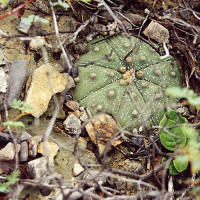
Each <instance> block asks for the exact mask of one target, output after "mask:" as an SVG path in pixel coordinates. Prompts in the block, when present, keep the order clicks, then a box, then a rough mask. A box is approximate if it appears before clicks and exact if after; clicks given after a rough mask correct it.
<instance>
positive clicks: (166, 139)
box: [160, 110, 187, 151]
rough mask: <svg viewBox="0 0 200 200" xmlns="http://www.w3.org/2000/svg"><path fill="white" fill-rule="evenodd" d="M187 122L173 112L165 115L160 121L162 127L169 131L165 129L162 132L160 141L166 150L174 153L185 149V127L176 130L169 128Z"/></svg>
mask: <svg viewBox="0 0 200 200" xmlns="http://www.w3.org/2000/svg"><path fill="white" fill-rule="evenodd" d="M185 122H186V119H185V118H183V117H182V116H179V115H178V113H176V111H173V110H171V111H169V112H167V113H166V114H165V115H164V117H163V119H162V120H161V121H160V126H161V127H165V128H166V129H167V131H165V130H164V129H161V130H160V141H161V144H162V145H163V146H164V147H165V148H166V149H168V150H170V151H174V150H175V149H176V148H178V147H179V148H183V147H184V146H185V144H186V141H187V137H186V132H185V129H184V127H185V126H182V125H180V126H177V127H174V128H167V127H171V126H173V125H175V124H177V123H178V124H181V123H185Z"/></svg>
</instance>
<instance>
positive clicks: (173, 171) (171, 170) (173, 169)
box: [169, 162, 179, 176]
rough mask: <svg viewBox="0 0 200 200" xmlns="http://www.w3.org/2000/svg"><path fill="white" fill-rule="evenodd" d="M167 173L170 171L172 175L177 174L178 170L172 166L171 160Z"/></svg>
mask: <svg viewBox="0 0 200 200" xmlns="http://www.w3.org/2000/svg"><path fill="white" fill-rule="evenodd" d="M169 173H170V174H171V175H173V176H175V175H178V174H179V172H178V171H177V170H176V168H175V167H174V164H173V162H171V163H170V164H169Z"/></svg>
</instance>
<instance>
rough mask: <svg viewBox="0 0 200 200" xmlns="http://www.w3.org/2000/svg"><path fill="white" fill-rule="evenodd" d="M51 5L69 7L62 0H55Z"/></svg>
mask: <svg viewBox="0 0 200 200" xmlns="http://www.w3.org/2000/svg"><path fill="white" fill-rule="evenodd" d="M53 6H61V7H62V8H64V9H67V8H69V7H70V6H69V5H68V4H67V3H66V2H64V1H62V0H57V2H54V3H53Z"/></svg>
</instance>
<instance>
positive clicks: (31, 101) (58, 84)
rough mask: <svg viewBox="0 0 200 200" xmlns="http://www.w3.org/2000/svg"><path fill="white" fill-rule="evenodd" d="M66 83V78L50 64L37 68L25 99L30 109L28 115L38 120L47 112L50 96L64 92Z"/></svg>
mask: <svg viewBox="0 0 200 200" xmlns="http://www.w3.org/2000/svg"><path fill="white" fill-rule="evenodd" d="M47 72H48V76H47ZM67 82H68V79H67V76H65V75H64V74H61V73H60V72H58V71H57V70H56V69H55V68H54V67H53V66H51V65H50V64H44V65H42V66H41V67H39V68H37V69H36V70H35V71H34V72H33V75H32V80H31V84H30V87H29V89H28V91H27V95H26V98H25V102H26V103H27V104H28V105H30V106H31V108H32V109H31V110H30V111H29V112H28V113H29V114H31V115H33V116H34V117H37V118H39V117H40V116H41V115H42V114H43V113H44V112H45V111H46V110H47V107H48V104H49V101H50V99H51V97H52V95H54V94H56V93H58V92H62V91H63V90H65V88H66V86H67ZM49 83H50V84H51V85H50V84H49Z"/></svg>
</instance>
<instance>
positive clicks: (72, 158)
mask: <svg viewBox="0 0 200 200" xmlns="http://www.w3.org/2000/svg"><path fill="white" fill-rule="evenodd" d="M117 3H118V4H119V5H123V6H122V7H123V13H130V12H134V13H135V14H139V15H141V16H143V17H144V16H146V14H145V13H144V9H145V8H148V9H149V10H151V9H152V8H153V9H154V10H155V12H154V10H152V19H154V20H155V19H157V20H158V21H159V22H160V23H161V24H162V25H166V28H168V30H169V31H170V45H171V50H170V52H171V53H172V54H173V55H176V57H179V58H180V59H179V63H180V65H181V71H182V75H183V85H185V86H188V87H189V88H193V89H194V90H195V92H197V93H198V94H200V90H199V77H200V76H199V75H200V72H199V69H198V67H197V66H198V65H199V64H200V60H199V59H198V57H199V56H200V55H199V54H200V53H199V52H200V51H199V48H200V38H199V36H198V37H197V42H196V44H194V46H195V48H194V47H191V46H189V45H186V46H187V48H186V46H185V43H186V44H188V43H192V42H191V41H193V39H194V38H193V37H192V36H191V35H190V34H193V32H192V31H191V29H192V28H193V26H198V25H199V24H200V23H199V22H196V21H198V20H196V19H194V17H192V18H189V19H192V21H191V24H192V25H191V27H189V28H188V29H189V30H184V31H185V32H186V33H185V32H184V31H180V30H178V29H176V30H175V27H174V24H173V23H174V22H171V21H170V20H167V19H163V20H160V19H159V18H158V16H159V15H162V14H163V12H170V9H172V8H173V9H176V8H177V7H178V6H180V7H181V6H182V7H184V6H185V4H184V3H183V2H182V1H159V0H158V1H155V0H153V1H148V0H147V1H146V0H137V1H134V3H135V4H133V3H131V2H130V0H125V1H116V4H117ZM72 4H73V9H74V10H70V11H69V12H66V11H63V10H62V9H57V10H56V11H57V12H58V13H60V14H58V15H57V21H58V29H59V31H60V38H61V41H62V42H63V44H64V46H66V47H67V48H68V50H69V52H70V54H71V55H73V56H74V57H75V58H78V57H79V55H78V53H79V54H82V53H83V52H84V51H87V50H85V49H84V50H83V51H80V50H79V48H78V45H80V44H83V46H84V47H85V46H86V45H85V44H86V43H87V42H86V36H87V37H89V36H90V37H91V38H92V37H93V36H95V35H99V34H101V33H102V31H97V30H94V29H93V28H94V26H93V24H92V25H90V26H87V27H86V28H85V29H83V30H82V31H81V32H80V34H79V37H78V38H77V40H75V41H73V42H72V43H71V42H70V36H72V34H73V32H74V31H76V30H77V28H78V27H80V25H81V24H82V23H83V22H85V21H86V20H88V19H89V18H90V17H91V16H92V15H93V14H94V13H95V12H96V11H97V10H98V9H97V8H96V3H95V2H94V4H93V5H92V6H90V5H87V4H84V3H74V2H72ZM154 4H155V6H154ZM197 4H198V2H197ZM108 5H110V4H109V3H108ZM111 5H112V4H111ZM111 5H110V6H111ZM129 5H130V6H129ZM191 7H192V8H193V9H194V10H195V9H196V8H197V7H198V5H196V4H195V3H193V4H192V5H191ZM9 10H11V8H10V6H9V8H8V9H7V10H5V11H2V12H1V15H4V14H5V13H7V12H8V11H9ZM34 10H35V11H34ZM103 11H105V9H104V10H103ZM101 12H102V10H101V11H100V12H99V13H100V14H101ZM198 12H199V10H198ZM160 13H161V14H160ZM31 14H38V15H40V16H41V17H42V18H44V19H47V20H48V21H49V24H43V23H35V24H34V25H33V26H32V27H31V29H30V32H29V34H28V35H25V34H22V33H20V32H19V31H18V30H17V29H16V26H17V24H18V23H19V20H20V18H18V17H17V16H16V15H11V16H8V17H6V18H4V19H2V20H1V23H0V30H1V31H3V32H5V33H7V34H8V35H9V37H5V38H0V45H1V51H0V53H1V54H0V59H2V58H4V59H5V60H6V61H13V60H16V59H23V60H26V61H27V62H28V75H29V74H31V73H32V72H33V71H34V69H36V68H37V67H38V66H40V65H42V64H43V63H44V60H43V58H42V53H41V51H40V50H38V51H33V50H30V49H29V47H28V43H29V42H28V41H27V40H20V38H21V37H24V36H35V35H41V36H43V35H46V36H45V39H46V41H47V43H48V47H47V51H48V60H49V62H50V63H52V64H53V65H60V64H61V61H60V60H59V59H60V54H61V49H60V48H59V47H58V42H57V40H56V36H55V30H54V25H53V20H52V16H51V14H44V13H42V12H38V11H37V8H35V7H34V5H32V4H31V5H28V6H27V7H26V9H25V10H24V14H23V17H27V16H29V15H31ZM198 16H199V15H198ZM111 19H112V18H111ZM189 19H187V20H189ZM106 20H108V21H109V20H110V18H106V19H105V18H102V19H101V18H100V19H98V20H97V19H96V20H94V21H93V22H92V23H94V24H95V23H96V24H98V25H99V24H101V25H104V26H106V25H107V24H108V21H107V22H106ZM148 20H149V19H148ZM148 20H147V21H148ZM187 22H188V21H187ZM146 26H147V25H146V24H144V27H146ZM175 26H176V25H175ZM179 26H180V25H179ZM144 27H143V28H144ZM198 28H199V27H198ZM179 29H183V27H182V26H180V27H179ZM192 30H193V31H194V29H192ZM198 30H199V29H198ZM120 31H122V30H120ZM187 31H188V32H189V33H190V34H187ZM194 32H195V31H194ZM137 33H138V32H137V30H136V34H137ZM183 38H184V39H183ZM182 39H183V41H182ZM74 45H76V47H77V48H76V47H74ZM80 46H81V45H80ZM186 54H187V56H186ZM2 55H3V56H2ZM179 55H181V56H179ZM182 58H183V59H182ZM0 61H1V60H0ZM24 88H25V85H24ZM25 93H26V92H25V89H24V90H23V91H22V94H21V99H22V100H23V98H24V95H25ZM69 93H70V94H73V90H72V91H70V92H69ZM52 108H53V107H52V102H51V104H50V105H49V108H48V110H47V112H46V113H45V114H44V115H43V116H42V117H41V118H40V120H39V124H37V123H38V121H36V120H35V119H34V118H33V117H32V116H30V115H27V116H24V117H22V118H21V119H20V121H22V122H23V123H24V124H25V128H24V129H23V130H25V131H27V132H28V133H30V134H31V135H32V136H34V135H40V136H42V135H44V132H45V130H46V129H47V126H48V124H49V122H50V119H51V116H52V113H53V109H52ZM19 114H20V112H19V111H17V110H15V109H10V110H9V112H8V116H9V118H10V119H14V118H15V117H16V116H18V115H19ZM67 114H68V110H67V109H66V107H64V106H63V109H61V110H60V112H59V115H58V119H57V121H56V122H58V123H60V124H62V122H63V120H64V119H65V117H66V116H67ZM1 115H2V117H3V119H5V115H4V113H2V114H1ZM193 121H195V122H198V121H199V115H196V116H195V119H194V120H193ZM36 122H37V123H36ZM36 124H37V125H36ZM13 131H17V132H20V131H21V129H13ZM82 135H83V137H84V138H85V140H86V141H87V142H88V143H87V147H88V148H87V149H85V150H84V151H79V154H78V155H79V157H80V158H81V161H82V162H83V163H84V164H86V165H88V164H97V163H98V161H99V157H98V156H99V155H98V152H97V150H96V149H95V148H96V147H95V146H94V145H92V144H91V141H90V140H89V138H88V136H87V134H86V131H85V130H84V131H83V134H82ZM49 139H50V140H53V141H54V142H56V143H58V144H59V146H60V150H59V153H58V155H57V156H56V158H55V169H56V172H57V173H59V174H61V176H62V178H63V181H73V180H74V176H73V166H74V163H75V162H76V161H77V159H76V158H77V157H76V156H77V155H75V154H74V147H75V144H76V138H75V137H73V136H71V135H69V134H68V133H67V132H66V131H65V130H64V128H63V127H62V126H61V127H59V128H58V129H56V124H55V125H54V129H53V130H52V131H51V136H50V138H49ZM158 145H159V143H158ZM65 147H66V148H65ZM120 148H121V149H122V150H123V151H125V152H126V153H125V155H123V154H122V152H120V150H119V149H120ZM120 148H119V149H118V148H115V149H113V150H112V151H111V152H109V154H108V156H107V158H106V159H105V163H100V164H102V165H103V164H106V166H107V167H108V169H120V170H124V171H127V172H131V173H136V174H143V173H147V172H148V170H151V169H152V165H151V164H150V167H148V166H147V163H148V162H149V161H148V160H149V158H151V157H148V155H147V154H146V156H138V157H137V159H134V160H131V159H129V158H128V157H127V155H128V154H130V148H128V147H127V146H126V145H124V144H122V146H121V147H120ZM135 149H136V150H137V152H139V153H140V150H141V149H140V148H138V147H137V148H133V149H132V150H133V152H134V151H135ZM143 149H145V147H144V146H143ZM146 149H147V151H149V152H150V151H151V150H152V149H151V148H149V147H148V148H146ZM164 153H165V151H164ZM152 155H153V153H152V151H151V156H152ZM147 158H148V159H147ZM149 163H150V162H149ZM157 164H161V161H160V160H159V162H158V163H157ZM188 173H189V172H188ZM187 176H188V177H189V176H191V174H187ZM160 180H161V179H159V180H156V181H155V180H154V181H152V180H151V181H150V182H151V183H152V184H155V185H156V186H158V187H160V186H161V183H160V182H159V181H160ZM177 180H178V179H177ZM86 185H87V184H86ZM180 185H181V184H180ZM183 185H184V184H183ZM108 186H110V187H113V188H115V189H117V190H118V191H120V192H121V194H126V195H134V194H135V193H136V192H137V189H138V186H136V184H130V183H128V184H127V183H124V182H120V181H118V179H110V181H109V183H108ZM87 187H89V186H88V185H87ZM180 188H181V189H184V188H185V185H184V186H183V187H180ZM40 189H41V188H40ZM40 189H38V188H35V187H32V186H31V187H27V188H26V189H25V190H24V191H23V192H22V194H21V197H20V199H28V198H25V196H27V195H30V199H49V198H50V197H53V194H54V193H53V192H52V193H51V194H50V196H47V197H44V195H41V190H40ZM101 195H102V196H103V195H105V194H101Z"/></svg>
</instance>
